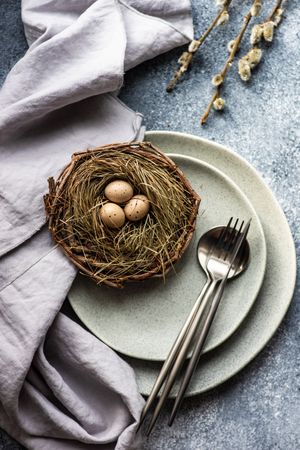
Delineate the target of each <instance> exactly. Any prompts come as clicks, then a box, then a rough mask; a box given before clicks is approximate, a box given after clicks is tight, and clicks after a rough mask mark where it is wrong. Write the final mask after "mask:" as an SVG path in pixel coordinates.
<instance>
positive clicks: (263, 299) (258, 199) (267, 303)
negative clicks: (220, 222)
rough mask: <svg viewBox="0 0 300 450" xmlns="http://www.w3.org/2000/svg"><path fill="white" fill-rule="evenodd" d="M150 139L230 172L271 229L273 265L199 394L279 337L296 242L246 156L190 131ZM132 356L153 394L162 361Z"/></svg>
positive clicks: (214, 356) (203, 377)
mask: <svg viewBox="0 0 300 450" xmlns="http://www.w3.org/2000/svg"><path fill="white" fill-rule="evenodd" d="M146 139H147V140H151V142H153V144H155V145H158V146H159V147H160V148H161V149H163V150H165V151H166V152H169V153H181V154H185V155H188V156H192V157H195V158H199V159H200V160H202V161H205V162H207V163H209V164H212V165H213V166H215V167H217V168H218V169H219V170H221V171H222V172H223V173H225V174H226V175H228V176H229V177H230V178H231V179H232V180H233V181H234V182H235V183H236V184H237V185H238V186H239V187H240V188H241V189H242V190H243V191H244V193H245V194H246V195H247V197H248V199H249V200H250V201H251V203H252V205H253V206H254V208H255V210H256V212H257V213H258V215H259V217H260V220H261V223H262V226H263V228H264V232H265V238H266V243H267V267H266V273H265V279H264V282H263V285H262V288H261V290H260V293H259V296H258V298H257V299H256V302H255V304H254V306H253V308H252V309H251V311H250V312H249V314H248V315H247V317H246V320H245V321H244V323H243V324H242V325H241V326H240V327H239V329H238V330H237V332H236V333H235V334H234V335H233V336H231V338H229V339H227V341H226V342H225V343H224V344H223V345H221V346H220V347H218V348H217V349H215V350H214V351H213V352H210V353H207V354H206V355H204V358H203V360H202V362H201V364H199V367H198V369H197V371H196V373H195V376H194V378H193V381H192V383H191V384H190V386H189V390H188V393H187V395H195V394H198V393H201V392H205V391H207V390H209V389H211V388H213V387H215V386H217V385H219V384H221V383H223V382H224V381H226V380H227V379H228V378H230V377H232V376H233V375H234V374H236V373H237V372H238V371H239V370H241V369H242V368H243V367H245V365H246V364H248V363H249V362H250V361H251V360H252V359H253V358H254V357H255V356H256V355H257V354H258V353H259V352H260V351H261V350H262V349H263V347H264V346H265V345H266V344H267V342H268V341H269V339H270V338H271V337H272V336H273V334H274V333H275V331H276V330H277V328H278V326H279V324H280V322H281V321H282V319H283V317H284V315H285V313H286V311H287V309H288V307H289V304H290V302H291V299H292V296H293V292H294V288H295V281H296V254H295V247H294V242H293V239H292V236H291V232H290V229H289V226H288V223H287V221H286V218H285V216H284V214H283V212H282V210H281V208H280V206H279V205H278V203H277V201H276V199H275V197H274V195H273V194H272V192H271V191H270V189H269V188H268V187H267V186H266V184H265V183H264V181H263V179H262V178H261V177H260V175H259V174H258V173H257V171H256V170H255V169H254V168H253V167H252V166H251V165H250V164H248V163H247V162H246V161H245V160H244V159H242V158H241V157H239V156H238V155H237V154H235V153H233V152H232V151H230V150H228V149H226V148H225V147H223V146H221V145H218V144H216V143H214V142H210V141H207V140H205V139H200V138H197V137H194V136H190V135H186V134H181V133H172V132H164V131H161V132H151V133H147V134H146ZM283 269H284V270H283ZM126 359H127V361H128V363H129V364H130V365H131V366H132V367H133V368H134V370H135V373H136V375H137V381H138V384H139V387H140V391H141V393H143V394H146V395H147V394H149V392H150V390H151V387H152V385H153V383H154V381H155V378H156V376H157V374H158V371H159V369H160V364H159V363H154V362H147V361H141V360H138V359H133V358H126Z"/></svg>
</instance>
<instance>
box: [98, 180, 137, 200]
mask: <svg viewBox="0 0 300 450" xmlns="http://www.w3.org/2000/svg"><path fill="white" fill-rule="evenodd" d="M104 194H105V197H106V198H107V199H108V200H110V201H111V202H115V203H125V202H127V201H128V200H130V199H131V197H132V196H133V188H132V186H131V184H129V183H128V182H127V181H124V180H115V181H112V182H111V183H109V184H108V185H107V186H106V188H105V190H104Z"/></svg>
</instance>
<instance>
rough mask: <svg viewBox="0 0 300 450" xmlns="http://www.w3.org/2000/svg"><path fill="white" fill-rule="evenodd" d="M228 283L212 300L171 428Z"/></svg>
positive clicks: (171, 420)
mask: <svg viewBox="0 0 300 450" xmlns="http://www.w3.org/2000/svg"><path fill="white" fill-rule="evenodd" d="M226 282H227V278H226V279H224V280H223V281H222V282H221V283H220V285H219V287H218V289H217V291H216V294H215V296H214V298H213V300H212V303H211V305H210V307H209V310H208V313H207V316H206V318H205V321H204V324H203V327H202V328H201V331H200V334H199V336H198V339H197V343H196V345H195V347H194V350H193V353H192V356H191V358H190V361H189V363H188V366H187V369H186V372H185V374H184V377H183V380H182V382H181V385H180V388H179V391H178V395H177V397H176V400H175V403H174V406H173V410H172V413H171V416H170V420H169V426H171V425H172V423H173V421H174V419H175V416H176V414H177V411H178V410H179V408H180V405H181V403H182V400H183V397H184V394H185V392H186V390H187V388H188V385H189V383H190V381H191V378H192V376H193V374H194V372H195V370H196V367H197V365H198V362H199V359H200V356H201V353H202V350H203V347H204V344H205V341H206V338H207V336H208V333H209V330H210V327H211V324H212V322H213V320H214V317H215V314H216V312H217V309H218V306H219V304H220V300H221V298H222V295H223V292H224V288H225V285H226Z"/></svg>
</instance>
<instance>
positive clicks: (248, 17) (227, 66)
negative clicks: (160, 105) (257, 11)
mask: <svg viewBox="0 0 300 450" xmlns="http://www.w3.org/2000/svg"><path fill="white" fill-rule="evenodd" d="M253 3H254V1H253ZM251 19H252V14H251V9H250V10H249V12H248V14H246V16H245V17H244V23H243V26H242V28H241V30H240V32H239V33H238V35H237V36H236V38H235V39H234V41H235V43H234V46H233V47H232V50H231V52H230V54H229V56H228V58H227V60H226V62H225V64H224V66H223V69H222V70H221V72H220V75H221V77H222V80H223V81H222V84H223V82H224V78H225V77H226V74H227V72H228V70H229V69H230V67H231V65H232V61H233V60H234V57H235V55H236V52H237V50H238V48H239V46H240V43H241V41H242V39H243V37H244V34H245V31H246V30H247V27H248V25H249V22H250V21H251ZM222 84H220V86H217V87H216V90H215V92H214V94H213V97H212V99H211V101H210V102H209V104H208V106H207V108H206V111H205V112H204V114H203V116H202V117H201V119H200V123H201V125H204V124H205V122H206V120H207V118H208V116H209V113H210V111H211V109H212V107H213V103H214V101H215V100H216V99H217V98H218V97H219V94H220V90H221V86H222Z"/></svg>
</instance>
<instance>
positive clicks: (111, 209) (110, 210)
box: [100, 203, 125, 228]
mask: <svg viewBox="0 0 300 450" xmlns="http://www.w3.org/2000/svg"><path fill="white" fill-rule="evenodd" d="M100 217H101V220H102V222H103V223H104V225H106V226H108V227H109V228H121V227H122V226H123V225H124V223H125V214H124V211H123V209H122V208H121V207H120V206H119V205H116V204H115V203H106V204H105V205H103V206H102V208H101V209H100Z"/></svg>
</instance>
